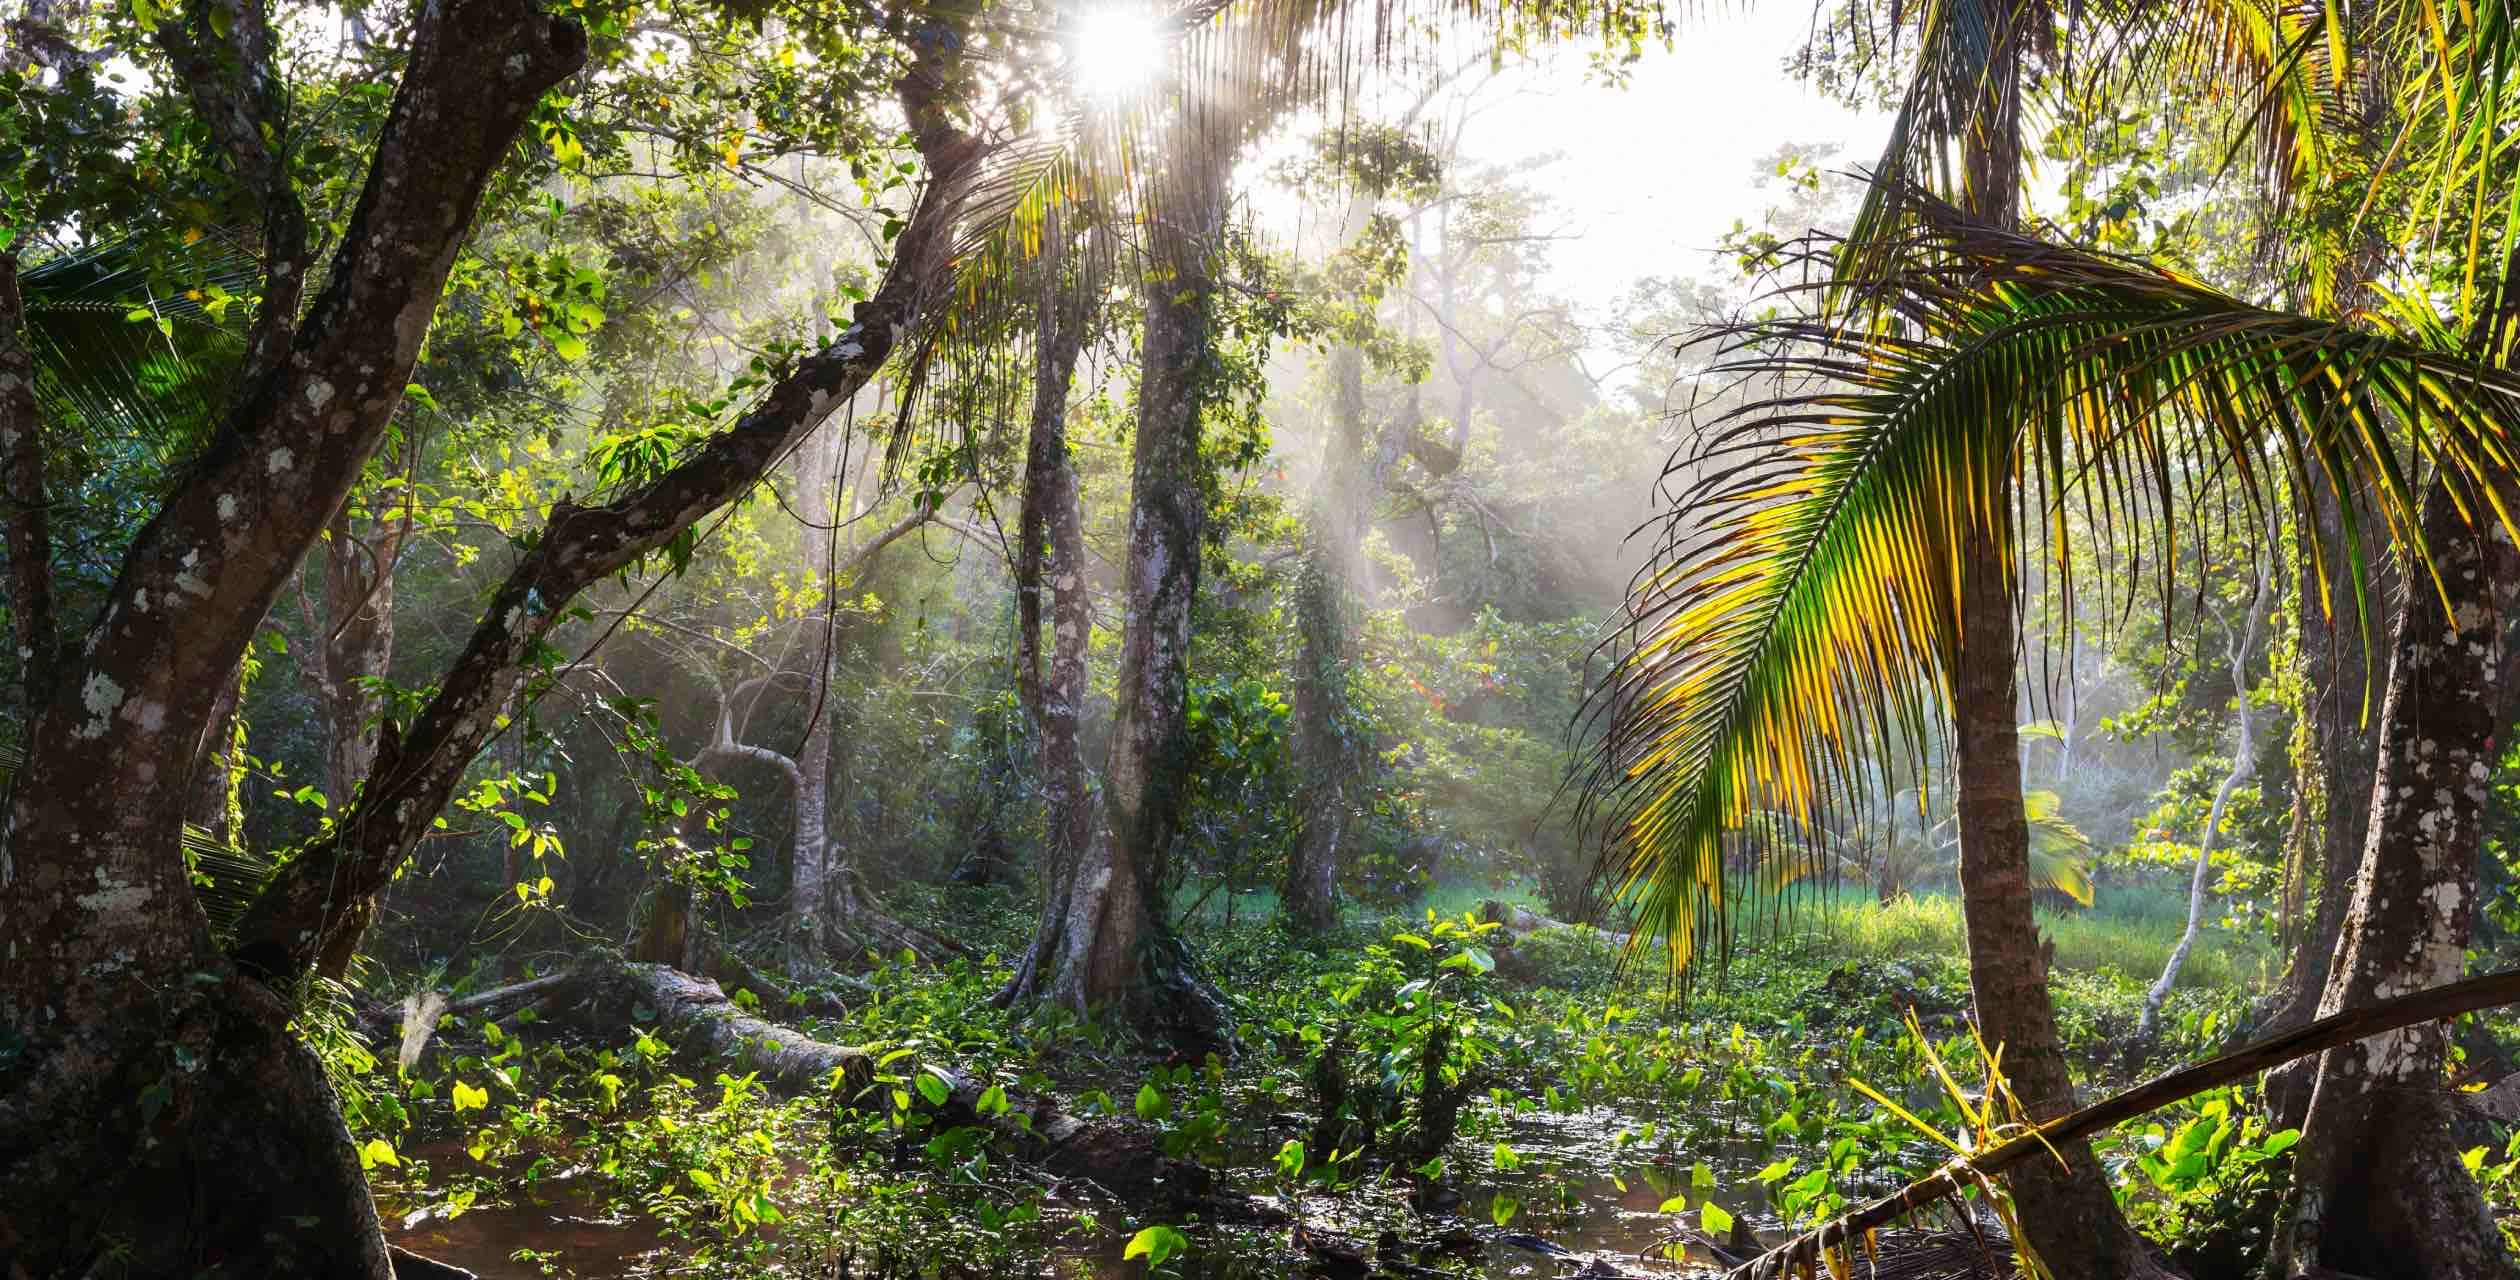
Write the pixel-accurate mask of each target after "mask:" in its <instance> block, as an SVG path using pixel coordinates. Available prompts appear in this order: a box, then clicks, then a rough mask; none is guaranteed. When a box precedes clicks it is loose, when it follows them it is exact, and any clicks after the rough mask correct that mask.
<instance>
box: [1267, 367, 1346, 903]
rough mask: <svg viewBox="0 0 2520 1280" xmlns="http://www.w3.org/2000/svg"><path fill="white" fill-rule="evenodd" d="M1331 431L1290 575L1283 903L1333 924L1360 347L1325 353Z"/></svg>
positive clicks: (1341, 823) (1342, 828) (1340, 832)
mask: <svg viewBox="0 0 2520 1280" xmlns="http://www.w3.org/2000/svg"><path fill="white" fill-rule="evenodd" d="M1330 380H1331V391H1332V396H1333V400H1332V405H1331V415H1330V416H1331V429H1330V431H1329V432H1328V433H1327V435H1326V437H1325V439H1324V440H1323V442H1322V450H1321V478H1320V480H1319V481H1318V483H1317V484H1316V486H1315V491H1316V492H1317V493H1318V494H1319V495H1320V498H1319V500H1318V501H1317V503H1316V505H1315V506H1314V508H1313V511H1312V521H1311V526H1312V527H1311V528H1310V530H1308V531H1307V536H1306V539H1305V545H1304V562H1303V565H1302V567H1301V568H1300V569H1299V570H1298V571H1297V573H1296V577H1295V610H1294V612H1295V628H1296V652H1295V682H1294V683H1295V690H1294V693H1295V696H1294V707H1293V711H1294V715H1293V720H1294V725H1293V728H1294V743H1293V745H1294V751H1295V761H1296V768H1297V769H1298V770H1299V772H1300V775H1301V776H1300V779H1299V781H1298V784H1297V785H1298V790H1297V793H1296V828H1295V843H1294V847H1293V848H1292V849H1291V850H1289V851H1288V854H1287V865H1286V886H1285V892H1284V894H1283V896H1282V903H1283V906H1284V909H1285V912H1286V915H1287V918H1288V919H1289V920H1291V921H1292V922H1293V923H1294V924H1295V925H1296V926H1297V927H1298V928H1301V929H1306V930H1310V931H1313V932H1320V931H1322V930H1325V929H1328V928H1329V927H1330V926H1332V925H1334V924H1336V923H1338V919H1339V904H1338V887H1339V867H1340V864H1341V860H1342V854H1343V850H1344V849H1345V847H1346V843H1347V835H1348V815H1349V811H1350V809H1351V808H1352V806H1353V803H1354V801H1353V798H1352V796H1351V795H1350V791H1351V790H1352V789H1353V788H1354V786H1355V785H1356V783H1357V781H1358V779H1357V778H1356V776H1355V775H1356V771H1357V763H1358V758H1359V753H1358V751H1357V750H1356V749H1355V746H1354V744H1353V743H1351V742H1350V741H1349V740H1348V737H1347V730H1346V728H1345V726H1343V725H1342V724H1341V723H1340V721H1341V720H1342V719H1343V718H1344V717H1343V716H1342V715H1341V712H1342V711H1343V710H1344V709H1345V704H1346V686H1347V663H1348V654H1347V630H1348V582H1349V574H1348V566H1349V561H1350V559H1351V557H1353V556H1355V555H1356V551H1357V543H1358V540H1359V538H1360V537H1361V534H1362V521H1363V512H1362V510H1361V509H1360V507H1361V502H1360V500H1359V492H1358V490H1359V488H1360V485H1359V483H1358V482H1359V481H1360V479H1361V478H1362V477H1360V476H1359V475H1358V470H1359V468H1361V467H1362V466H1363V465H1364V462H1363V458H1362V456H1361V455H1362V454H1363V453H1364V449H1365V353H1364V351H1363V350H1362V349H1360V348H1359V347H1357V346H1355V345H1354V344H1349V345H1345V346H1342V347H1340V348H1339V349H1338V351H1337V352H1335V353H1334V354H1332V356H1331V357H1330Z"/></svg>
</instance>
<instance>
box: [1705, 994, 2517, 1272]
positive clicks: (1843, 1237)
mask: <svg viewBox="0 0 2520 1280" xmlns="http://www.w3.org/2000/svg"><path fill="white" fill-rule="evenodd" d="M2515 1003H2520V969H2510V970H2505V971H2503V972H2501V973H2491V974H2487V975H2485V976H2483V977H2479V978H2469V979H2467V980H2466V981H2464V982H2453V983H2449V984H2447V985H2445V986H2439V987H2433V988H2430V989H2428V990H2424V991H2418V992H2415V993H2414V994H2412V995H2403V996H2399V997H2397V998H2395V999H2391V1000H2383V1001H2381V1002H2379V1003H2377V1004H2372V1005H2366V1006H2364V1007H2362V1008H2360V1009H2347V1010H2345V1011H2344V1012H2342V1013H2336V1014H2331V1015H2329V1016H2327V1017H2324V1018H2321V1019H2319V1020H2318V1021H2316V1022H2311V1023H2307V1024H2305V1025H2302V1026H2299V1027H2296V1028H2294V1029H2292V1030H2290V1031H2286V1032H2283V1033H2281V1034H2278V1035H2273V1036H2269V1037H2267V1038H2266V1039H2264V1040H2261V1041H2258V1042H2257V1043H2255V1044H2251V1045H2248V1046H2247V1047H2245V1048H2242V1049H2238V1050H2235V1051H2234V1052H2231V1053H2227V1054H2224V1055H2223V1056H2221V1057H2219V1058H2211V1059H2208V1060H2206V1061H2204V1062H2200V1063H2197V1064H2195V1065H2194V1066H2189V1067H2182V1068H2180V1069H2179V1070H2177V1071H2173V1072H2170V1073H2169V1074H2167V1075H2163V1076H2156V1077H2154V1078H2153V1079H2151V1080H2149V1081H2146V1082H2145V1083H2143V1084H2140V1085H2137V1086H2135V1087H2134V1088H2132V1089H2129V1090H2127V1091H2125V1092H2124V1093H2120V1094H2117V1095H2116V1096H2114V1097H2111V1098H2108V1099H2106V1100H2104V1101H2101V1102H2096V1103H2093V1104H2092V1105H2090V1106H2088V1107H2084V1108H2083V1109H2082V1110H2080V1111H2076V1112H2074V1113H2073V1114H2071V1115H2067V1116H2062V1117H2059V1118H2057V1119H2055V1120H2051V1121H2049V1122H2047V1123H2046V1124H2044V1125H2041V1126H2040V1127H2039V1128H2037V1129H2035V1130H2024V1131H2022V1132H2021V1133H2018V1134H2016V1135H2014V1136H2013V1137H2011V1138H2008V1139H2006V1140H2005V1141H2003V1142H2001V1143H1998V1144H1996V1145H1995V1146H1993V1147H1990V1148H1988V1149H1987V1150H1986V1151H1984V1152H1981V1153H1979V1154H1978V1155H1976V1156H1975V1157H1972V1158H1965V1159H1955V1160H1953V1161H1951V1162H1949V1163H1947V1164H1945V1165H1944V1166H1943V1167H1941V1168H1940V1169H1937V1170H1935V1171H1934V1172H1932V1173H1930V1174H1927V1175H1926V1176H1925V1177H1922V1178H1919V1179H1917V1180H1916V1181H1914V1182H1911V1183H1909V1184H1908V1185H1907V1186H1905V1187H1902V1188H1900V1189H1899V1190H1898V1191H1896V1192H1893V1193H1891V1194H1890V1195H1887V1196H1883V1197H1882V1198H1881V1199H1878V1200H1875V1201H1873V1202H1872V1203H1871V1204H1868V1205H1865V1206H1864V1207H1862V1208H1860V1209H1856V1210H1854V1211H1852V1212H1850V1213H1847V1214H1844V1215H1842V1216H1840V1217H1837V1218H1834V1219H1831V1220H1830V1221H1828V1222H1825V1223H1823V1224H1821V1225H1820V1226H1819V1227H1817V1228H1815V1229H1813V1230H1811V1231H1807V1232H1805V1233H1803V1234H1802V1235H1799V1236H1796V1237H1794V1238H1793V1239H1791V1240H1788V1241H1786V1242H1785V1243H1783V1244H1780V1245H1778V1246H1777V1247H1775V1248H1773V1249H1770V1250H1768V1251H1767V1252H1766V1253H1763V1254H1761V1255H1759V1256H1758V1257H1756V1258H1753V1259H1751V1260H1750V1261H1749V1262H1748V1263H1745V1264H1743V1265H1742V1266H1739V1267H1735V1268H1733V1269H1732V1270H1731V1271H1730V1272H1727V1273H1726V1276H1725V1280H1783V1278H1784V1277H1788V1276H1802V1275H1815V1274H1824V1273H1831V1272H1834V1271H1835V1268H1832V1267H1831V1266H1830V1265H1829V1261H1828V1259H1829V1257H1831V1256H1837V1257H1840V1258H1843V1256H1844V1254H1845V1252H1846V1251H1847V1250H1849V1249H1850V1247H1852V1248H1861V1247H1862V1246H1861V1245H1860V1244H1859V1243H1858V1242H1859V1241H1860V1240H1861V1238H1862V1236H1863V1234H1864V1233H1865V1232H1868V1231H1870V1230H1871V1229H1873V1228H1874V1227H1878V1226H1881V1225H1883V1224H1885V1223H1888V1222H1891V1221H1893V1220H1895V1219H1898V1218H1902V1217H1905V1216H1907V1215H1909V1214H1911V1213H1914V1212H1915V1211H1916V1210H1918V1209H1921V1208H1923V1207H1925V1206H1926V1205H1929V1204H1933V1203H1935V1202H1937V1201H1942V1200H1946V1199H1950V1198H1953V1197H1955V1196H1957V1195H1958V1194H1960V1192H1961V1191H1963V1190H1964V1189H1965V1188H1967V1187H1969V1186H1972V1185H1974V1184H1975V1181H1976V1179H1977V1178H1978V1177H1981V1176H1986V1175H1993V1174H1998V1173H2002V1172H2004V1171H2005V1170H2007V1169H2011V1168H2013V1167H2015V1166H2017V1165H2020V1164H2023V1163H2025V1162H2027V1161H2029V1160H2033V1159H2042V1158H2046V1159H2052V1158H2054V1157H2053V1156H2052V1155H2050V1150H2051V1148H2052V1147H2054V1146H2056V1145H2059V1144H2063V1143H2066V1142H2071V1141H2075V1140H2078V1139H2082V1138H2088V1137H2090V1136H2092V1135H2093V1134H2096V1133H2100V1132H2102V1131H2104V1130H2107V1129H2111V1128H2115V1127H2116V1126H2118V1125H2120V1124H2124V1123H2125V1122H2127V1121H2129V1120H2132V1119H2134V1118H2136V1117H2137V1116H2141V1115H2143V1114H2145V1113H2146V1112H2149V1111H2154V1110H2157V1109H2159V1108H2161V1107H2165V1106H2168V1105H2170V1104H2171V1103H2173V1102H2177V1101H2178V1100H2180V1099H2182V1098H2186V1097H2189V1096H2192V1095H2194V1094H2199V1093H2203V1092H2204V1091H2206V1090H2207V1089H2212V1088H2216V1087H2218V1086H2221V1085H2226V1084H2230V1083H2233V1082H2234V1081H2237V1080H2242V1079H2246V1078H2247V1077H2249V1076H2253V1075H2257V1074H2259V1073H2260V1072H2263V1071H2267V1070H2271V1069H2273V1068H2275V1067H2279V1066H2282V1065H2283V1064H2285V1063H2287V1062H2291V1061H2292V1060H2294V1059H2296V1058H2306V1057H2308V1056H2310V1055H2311V1054H2314V1053H2319V1052H2322V1051H2325V1050H2328V1049H2333V1048H2335V1047H2336V1046H2338V1045H2342V1044H2351V1043H2353V1042H2354V1041H2356V1040H2362V1039H2366V1038H2369V1037H2371V1036H2376V1035H2381V1034H2384V1033H2387V1032H2390V1031H2395V1030H2397V1029H2399V1028H2401V1027H2411V1026H2414V1025H2416V1024H2418V1023H2425V1022H2436V1021H2439V1020H2441V1019H2443V1018H2455V1017H2457V1016H2459V1015H2460V1014H2463V1013H2474V1012H2476V1011H2477V1010H2479V1009H2491V1008H2495V1007H2497V1006H2500V1005H2507V1004H2515Z"/></svg>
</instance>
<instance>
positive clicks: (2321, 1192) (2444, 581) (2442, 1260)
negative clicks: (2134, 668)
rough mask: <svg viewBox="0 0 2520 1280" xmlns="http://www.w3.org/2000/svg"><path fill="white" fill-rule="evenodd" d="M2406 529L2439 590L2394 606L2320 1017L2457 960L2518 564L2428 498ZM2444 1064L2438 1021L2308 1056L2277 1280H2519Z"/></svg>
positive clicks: (2441, 978)
mask: <svg viewBox="0 0 2520 1280" xmlns="http://www.w3.org/2000/svg"><path fill="white" fill-rule="evenodd" d="M2474 509H2475V510H2477V511H2478V512H2479V519H2480V520H2483V521H2486V522H2489V523H2491V522H2494V520H2495V517H2494V516H2493V515H2492V514H2491V512H2492V508H2491V507H2488V506H2485V505H2483V504H2477V505H2476V506H2475V508H2474ZM2423 531H2424V536H2425V541H2426V543H2427V545H2428V546H2429V547H2430V548H2431V551H2432V554H2433V557H2434V564H2435V568H2436V569H2437V571H2438V573H2437V579H2436V580H2437V581H2438V582H2439V583H2440V584H2441V590H2440V592H2439V593H2438V594H2436V593H2435V592H2433V591H2430V590H2426V589H2425V587H2424V585H2423V584H2424V579H2423V578H2422V577H2421V576H2418V575H2410V576H2411V577H2412V579H2413V580H2412V581H2411V582H2410V585H2409V588H2408V590H2407V593H2406V602H2405V604H2404V605H2403V606H2401V608H2400V609H2399V612H2398V617H2397V629H2396V634H2395V635H2394V637H2393V638H2392V641H2391V645H2390V661H2389V687H2388V696H2387V700H2386V701H2385V702H2384V703H2383V705H2382V708H2381V713H2380V734H2379V737H2380V746H2379V759H2380V766H2379V774H2378V777H2377V780H2376V782H2375V785H2374V786H2373V788H2372V802H2371V817H2370V837H2369V839H2368V840H2367V841H2366V842H2365V844H2364V849H2363V860H2362V866H2361V872H2360V875H2359V876H2357V877H2356V879H2355V882H2354V888H2353V896H2352V899H2351V901H2350V903H2349V904H2348V906H2347V909H2346V915H2345V930H2344V931H2345V948H2344V952H2343V954H2342V955H2340V956H2339V957H2338V958H2337V960H2336V963H2335V964H2334V966H2333V967H2332V968H2331V969H2330V972H2329V974H2328V984H2327V990H2326V993H2325V994H2324V995H2323V996H2322V997H2321V999H2320V1001H2319V1009H2320V1012H2321V1013H2322V1014H2323V1015H2325V1014H2334V1013H2339V1012H2342V1011H2345V1010H2348V1009H2353V1008H2357V1007H2360V1006H2362V1005H2365V1004H2369V1003H2371V1002H2373V1001H2377V1000H2381V999H2385V998H2387V997H2390V996H2394V995H2402V994H2404V993H2406V992H2409V991H2414V990H2418V989H2421V988H2424V987H2431V986H2439V985H2442V984H2445V983H2450V982H2455V981H2457V980H2458V979H2459V978H2460V976H2461V974H2462V971H2463V970H2464V969H2465V967H2466V963H2467V943H2468V933H2469V928H2470V925H2471V923H2472V922H2473V920H2474V917H2475V914H2476V857H2477V853H2478V851H2479V849H2480V848H2481V847H2482V845H2483V841H2484V835H2485V818H2486V808H2487V804H2488V801H2489V799H2490V797H2491V795H2492V791H2491V788H2490V785H2489V781H2490V779H2491V777H2492V774H2493V768H2494V764H2495V761H2496V758H2497V756H2498V754H2499V753H2498V751H2497V748H2496V740H2497V737H2498V735H2499V732H2500V730H2501V729H2502V726H2503V717H2502V714H2501V713H2502V710H2503V701H2504V699H2503V697H2502V689H2501V688H2500V685H2501V684H2502V682H2503V681H2504V680H2505V679H2506V678H2508V673H2507V672H2506V671H2505V670H2504V666H2503V653H2502V650H2503V645H2504V643H2505V635H2506V630H2507V624H2508V622H2509V620H2510V619H2511V618H2512V617H2513V609H2514V607H2515V605H2520V552H2515V550H2514V548H2513V546H2512V544H2511V541H2510V539H2509V538H2508V536H2507V535H2506V534H2505V533H2504V531H2503V529H2502V528H2501V526H2500V524H2499V523H2493V527H2492V528H2491V529H2490V531H2485V530H2477V529H2471V528H2469V527H2468V526H2467V523H2466V520H2465V518H2464V517H2463V516H2462V515H2461V513H2460V511H2459V509H2458V506H2457V504H2456V503H2455V502H2454V500H2453V498H2452V497H2451V495H2450V493H2449V490H2448V489H2447V488H2446V487H2445V486H2440V485H2436V486H2435V488H2434V489H2433V491H2432V492H2431V494H2430V495H2428V496H2427V497H2426V499H2425V504H2424V514H2423ZM2445 607H2446V609H2447V615H2446V617H2445V613H2444V609H2445ZM2447 1059H2448V1039H2447V1034H2446V1031H2445V1029H2444V1027H2443V1026H2442V1024H2440V1023H2438V1022H2434V1023H2426V1024H2423V1025H2421V1026H2416V1027H2409V1028H2407V1029H2405V1030H2401V1031H2396V1032H2392V1033H2390V1034H2388V1035H2384V1036H2375V1037H2372V1038H2371V1039H2368V1040H2363V1041H2359V1042H2357V1043H2354V1044H2350V1045H2344V1046H2341V1047H2338V1048H2335V1049H2330V1050H2328V1051H2327V1052H2326V1053H2325V1054H2323V1055H2321V1056H2320V1058H2319V1065H2318V1070H2317V1073H2316V1077H2315V1083H2314V1084H2313V1086H2312V1091H2311V1096H2310V1104H2309V1111H2308V1115H2307V1118H2306V1119H2305V1120H2304V1122H2303V1124H2302V1140H2301V1144H2300V1146H2299V1148H2298V1154H2297V1155H2296V1156H2295V1163H2294V1166H2293V1190H2292V1193H2291V1197H2290V1199H2289V1201H2288V1203H2287V1205H2286V1208H2285V1212H2284V1216H2283V1218H2282V1220H2281V1221H2280V1222H2279V1223H2278V1226H2277V1230H2278V1232H2279V1239H2278V1258H2279V1263H2280V1266H2281V1268H2282V1271H2283V1273H2284V1274H2287V1275H2292V1276H2321V1275H2328V1274H2334V1273H2344V1274H2348V1275H2366V1276H2409V1277H2417V1278H2421V1277H2439V1278H2441V1280H2449V1278H2450V1277H2459V1278H2460V1280H2471V1278H2474V1277H2510V1276H2515V1275H2520V1267H2515V1266H2514V1264H2513V1262H2512V1259H2511V1257H2510V1255H2509V1254H2508V1253H2507V1252H2506V1251H2505V1250H2504V1248H2503V1243H2502V1233H2501V1229H2500V1228H2499V1227H2498V1226H2497V1225H2496V1223H2495V1221H2494V1218H2493V1216H2492V1214H2491V1213H2490V1212H2489V1211H2488V1210H2487V1208H2486V1206H2485V1202H2484V1199H2483V1197H2482V1196H2481V1195H2480V1194H2479V1192H2478V1190H2477V1186H2476V1182H2475V1179H2474V1178H2472V1177H2471V1176H2470V1175H2469V1173H2468V1171H2467V1169H2466V1168H2465V1167H2464V1166H2463V1165H2462V1164H2461V1163H2460V1160H2459V1149H2458V1143H2457V1142H2456V1141H2455V1140H2454V1139H2453V1137H2452V1134H2451V1131H2450V1110H2449V1101H2450V1099H2449V1094H2448V1087H2447V1084H2446V1083H2445V1080H2444V1072H2445V1070H2446V1067H2447Z"/></svg>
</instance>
